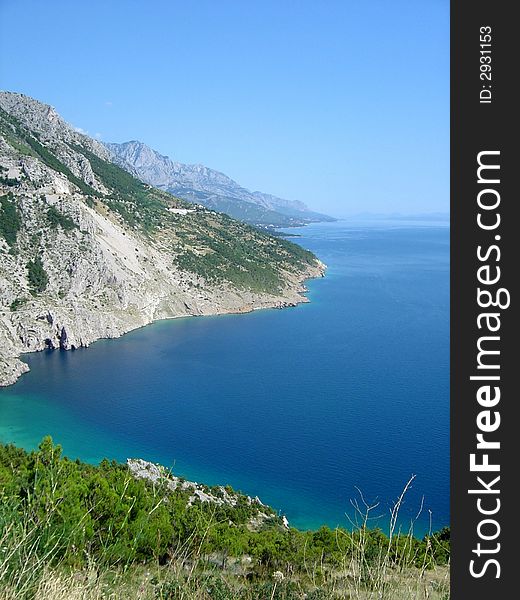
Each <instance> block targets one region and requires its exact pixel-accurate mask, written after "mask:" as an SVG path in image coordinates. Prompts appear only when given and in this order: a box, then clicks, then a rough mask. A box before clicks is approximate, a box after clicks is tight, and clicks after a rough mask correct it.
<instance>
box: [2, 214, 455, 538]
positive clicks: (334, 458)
mask: <svg viewBox="0 0 520 600" xmlns="http://www.w3.org/2000/svg"><path fill="white" fill-rule="evenodd" d="M293 232H294V230H293ZM298 232H299V233H301V236H302V237H300V238H294V241H297V242H298V243H301V244H302V245H303V246H305V247H306V248H309V249H311V250H313V251H314V252H315V253H316V254H317V255H318V256H319V257H320V258H321V259H322V260H323V261H324V262H325V263H326V264H327V265H328V267H329V268H328V271H327V275H326V277H325V278H323V279H317V280H313V281H311V282H309V284H308V287H309V293H308V297H309V298H310V300H311V302H310V303H309V304H305V305H300V306H298V307H296V308H291V309H286V310H264V311H258V312H254V313H250V314H246V315H225V316H218V317H203V318H185V319H176V320H171V321H162V322H158V323H155V324H154V325H151V326H148V327H145V328H143V329H140V330H138V331H134V332H132V333H130V334H128V335H126V336H124V337H122V338H120V339H117V340H102V341H99V342H96V343H95V344H93V345H92V346H91V347H90V348H89V349H84V350H83V349H82V350H77V351H74V352H59V351H55V352H42V353H36V354H32V355H26V360H27V362H28V363H29V365H30V367H31V371H30V373H28V374H27V375H24V376H23V377H22V378H21V379H20V380H19V381H18V383H17V384H16V385H14V386H12V387H9V388H5V389H2V390H0V423H1V426H0V439H1V440H2V441H4V442H14V443H17V444H19V445H21V446H24V447H26V448H34V447H35V446H36V445H37V444H38V441H39V440H40V439H41V438H42V437H43V436H44V435H46V434H51V435H52V436H53V437H54V439H55V441H57V442H59V443H61V444H62V446H63V448H64V452H65V453H66V454H67V455H68V456H71V457H80V458H82V459H84V460H88V461H99V460H100V459H101V458H103V457H105V456H106V457H109V458H115V459H118V460H124V459H126V458H127V457H129V456H139V457H142V458H145V459H149V460H153V461H156V462H161V463H163V464H167V465H174V471H175V472H176V473H178V474H180V475H183V476H185V477H186V478H188V479H193V480H196V481H203V482H205V483H208V484H217V483H219V484H231V485H232V486H233V487H235V488H238V489H241V490H243V491H244V492H247V493H249V494H252V495H258V496H260V498H261V499H262V500H263V501H264V502H267V503H269V504H271V505H273V506H274V507H276V508H277V509H279V510H280V511H282V512H283V513H284V514H286V515H287V516H288V518H289V521H290V522H291V524H293V525H295V526H299V527H304V528H305V527H317V526H320V525H321V524H324V523H327V524H329V525H331V526H334V525H337V524H339V525H344V526H348V525H349V522H348V520H347V518H346V516H345V513H346V512H349V513H351V512H352V511H351V509H352V506H351V504H350V499H351V498H355V497H356V495H357V491H356V486H357V487H358V488H359V489H360V490H362V492H363V494H364V497H365V499H367V500H368V501H373V500H375V499H376V498H377V499H378V500H379V501H380V505H379V507H378V509H377V510H376V511H375V513H374V514H381V515H385V516H387V515H388V509H389V507H390V505H391V503H392V501H393V500H395V499H396V498H397V497H398V495H399V493H400V492H401V490H402V488H403V486H404V484H405V483H406V481H407V480H408V478H409V477H410V476H411V475H412V474H415V475H416V476H417V477H416V480H415V482H414V484H413V488H412V490H411V491H410V492H409V494H408V495H407V499H406V502H405V505H404V508H403V512H402V516H403V518H404V519H407V518H409V517H411V516H415V514H416V513H417V511H418V509H419V507H420V505H421V499H422V497H424V509H423V512H422V514H421V516H420V517H419V521H418V523H417V526H416V532H417V533H418V534H422V533H424V531H425V530H427V528H428V521H429V518H430V515H429V512H428V511H429V510H431V514H432V522H433V526H434V528H437V527H441V526H444V525H447V524H448V523H449V435H448V434H449V229H448V227H446V226H440V225H439V226H432V225H427V224H423V225H422V226H412V225H410V224H406V223H393V224H392V223H386V222H379V223H371V224H366V225H354V224H351V223H348V222H339V223H332V224H316V225H311V226H309V227H306V228H304V229H301V230H298Z"/></svg>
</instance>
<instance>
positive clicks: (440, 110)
mask: <svg viewBox="0 0 520 600" xmlns="http://www.w3.org/2000/svg"><path fill="white" fill-rule="evenodd" d="M0 87H1V88H2V89H8V90H13V91H19V92H22V93H25V94H28V95H30V96H33V97H35V98H38V99H39V100H42V101H44V102H47V103H49V104H52V105H53V106H55V107H56V109H57V110H58V111H59V112H60V113H61V115H62V116H63V117H64V118H65V119H66V120H67V121H69V122H70V123H72V124H73V125H74V126H76V127H81V128H83V129H84V130H86V131H88V132H89V134H90V135H92V136H95V135H98V136H99V137H101V138H102V139H103V140H105V141H115V142H123V141H126V140H130V139H139V140H141V141H143V142H145V143H147V144H148V145H150V146H152V147H153V148H155V149H157V150H159V151H160V152H161V153H163V154H166V155H168V156H171V157H172V158H174V159H176V160H179V161H182V162H188V163H192V162H194V163H203V164H205V165H207V166H209V167H212V168H215V169H218V170H220V171H223V172H224V173H226V174H228V175H230V176H231V177H233V178H234V179H236V180H237V181H238V182H239V183H241V184H242V185H244V186H245V187H248V188H250V189H254V190H261V191H264V192H269V193H273V194H276V195H279V196H282V197H285V198H290V199H299V200H303V201H304V202H306V203H307V204H309V205H310V206H311V207H313V208H315V209H319V210H323V211H326V212H329V213H331V214H334V215H337V216H343V215H348V214H353V213H356V212H362V211H371V212H403V213H421V212H437V211H448V209H449V2H448V1H447V0H422V1H417V0H409V1H404V0H402V1H399V0H397V1H393V2H390V1H388V0H356V1H352V0H338V1H336V0H324V1H323V2H320V1H317V0H313V1H303V0H302V1H300V2H296V1H289V0H278V1H271V0H262V1H260V0H258V1H242V0H218V1H216V0H201V1H198V0H194V1H190V2H186V1H182V2H180V1H178V0H169V1H168V0H150V1H147V2H145V1H144V0H141V1H139V2H138V1H133V0H112V1H107V0H104V1H100V0H88V1H87V0H84V1H81V0H75V1H70V0H67V1H61V0H46V1H45V2H43V1H41V0H0Z"/></svg>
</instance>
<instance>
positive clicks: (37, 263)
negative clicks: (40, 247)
mask: <svg viewBox="0 0 520 600" xmlns="http://www.w3.org/2000/svg"><path fill="white" fill-rule="evenodd" d="M26 266H27V272H28V275H27V278H28V280H29V285H30V287H31V292H32V294H33V295H36V294H37V293H38V292H43V291H44V290H45V288H46V287H47V284H48V283H49V276H48V275H47V271H45V269H44V267H43V262H42V259H41V258H40V257H39V256H37V257H36V258H35V259H34V260H30V261H29V262H28V263H27V265H26Z"/></svg>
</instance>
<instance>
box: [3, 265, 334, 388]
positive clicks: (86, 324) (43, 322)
mask: <svg viewBox="0 0 520 600" xmlns="http://www.w3.org/2000/svg"><path fill="white" fill-rule="evenodd" d="M326 268H327V267H326V265H325V264H324V263H322V262H321V261H320V260H319V259H317V258H316V261H315V264H314V265H309V266H308V267H307V269H306V271H305V272H304V273H302V274H300V275H299V276H294V275H293V276H292V277H288V279H287V281H286V284H287V285H286V288H285V289H284V290H283V291H282V292H281V293H279V294H278V295H271V294H265V293H263V294H262V293H254V292H250V291H247V290H238V289H236V288H231V287H230V286H226V287H223V288H222V289H221V290H211V291H212V292H213V296H214V302H210V303H197V302H190V303H188V302H187V301H186V300H182V302H179V301H178V300H177V299H176V300H177V301H176V302H165V298H164V295H163V296H159V297H155V298H154V300H155V302H154V303H153V304H147V305H145V306H143V307H142V308H141V309H140V310H139V309H137V310H136V307H132V306H130V307H128V308H127V309H126V310H115V311H110V312H101V311H96V310H93V309H92V308H91V307H90V306H85V305H84V303H80V302H78V303H77V304H76V305H75V306H74V307H73V308H71V306H70V305H67V304H64V305H59V306H56V305H53V304H50V303H49V304H46V303H44V302H38V301H36V300H34V301H33V302H32V303H31V305H29V306H28V307H27V308H26V309H25V310H23V311H20V312H18V314H16V313H9V312H8V311H9V308H8V307H6V313H5V312H4V313H3V314H2V315H1V316H0V325H2V326H3V327H2V328H1V329H0V341H1V342H2V343H1V346H0V387H7V386H10V385H13V384H14V383H16V381H17V380H18V379H19V378H20V377H21V376H22V375H23V374H24V373H27V372H28V371H29V365H28V364H27V363H26V362H24V361H23V360H22V359H21V356H23V355H24V354H28V353H32V352H41V351H43V350H49V349H50V350H54V349H60V350H65V351H67V350H75V349H77V348H88V347H89V346H90V344H92V343H94V342H96V341H98V340H101V339H117V338H119V337H121V336H123V335H125V334H127V333H129V332H131V331H134V330H136V329H140V328H142V327H146V326H147V325H150V324H152V323H155V322H157V321H161V320H169V319H177V318H182V317H190V316H215V315H225V314H245V313H249V312H252V311H256V310H264V309H275V308H276V309H283V308H288V307H294V306H297V305H298V304H303V303H307V302H309V299H308V298H307V297H306V296H305V293H306V292H307V288H306V286H305V282H306V281H308V280H311V279H317V278H319V277H324V276H325V272H326ZM219 292H220V293H219ZM71 313H72V314H71ZM13 317H14V318H13ZM16 317H18V318H16ZM26 323H31V325H26ZM9 334H10V335H9ZM52 334H54V335H52ZM10 342H11V343H10Z"/></svg>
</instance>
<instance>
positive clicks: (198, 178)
mask: <svg viewBox="0 0 520 600" xmlns="http://www.w3.org/2000/svg"><path fill="white" fill-rule="evenodd" d="M105 146H106V148H107V149H108V150H109V151H110V152H111V153H112V154H113V157H114V161H115V162H116V163H117V164H118V165H120V166H121V167H123V168H125V169H127V170H128V171H130V172H131V173H133V174H134V175H135V176H136V177H139V178H140V179H141V180H142V181H144V182H145V183H148V184H150V185H153V186H155V187H157V188H160V189H162V190H166V191H168V192H171V193H172V194H174V195H175V196H178V197H179V198H183V199H184V200H187V201H188V202H192V203H198V204H203V205H204V206H206V207H207V208H211V209H213V210H217V211H219V212H224V213H226V214H228V215H230V216H231V217H234V218H235V219H240V220H241V221H245V222H246V223H251V224H254V225H259V226H264V227H265V226H278V227H291V226H297V225H305V224H306V223H311V222H318V221H334V219H333V218H332V217H329V216H327V215H322V214H320V213H316V212H312V211H311V210H309V209H308V208H307V206H306V205H305V204H304V203H303V202H298V201H295V200H283V199H282V198H277V197H276V196H272V195H270V194H263V193H262V192H250V191H249V190H247V189H245V188H243V187H242V186H240V185H239V184H238V183H237V182H236V181H233V179H231V178H230V177H228V176H227V175H224V173H220V172H219V171H215V170H214V169H209V168H208V167H205V166H204V165H187V164H183V163H180V162H176V161H173V160H172V159H170V158H168V157H167V156H163V155H162V154H159V152H157V151H156V150H153V149H152V148H150V147H148V146H146V145H145V144H143V143H142V142H138V141H135V140H134V141H131V142H125V143H123V144H110V143H107V144H105Z"/></svg>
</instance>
